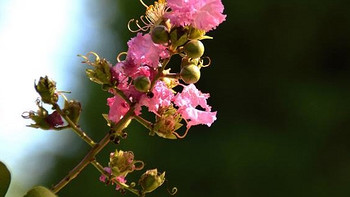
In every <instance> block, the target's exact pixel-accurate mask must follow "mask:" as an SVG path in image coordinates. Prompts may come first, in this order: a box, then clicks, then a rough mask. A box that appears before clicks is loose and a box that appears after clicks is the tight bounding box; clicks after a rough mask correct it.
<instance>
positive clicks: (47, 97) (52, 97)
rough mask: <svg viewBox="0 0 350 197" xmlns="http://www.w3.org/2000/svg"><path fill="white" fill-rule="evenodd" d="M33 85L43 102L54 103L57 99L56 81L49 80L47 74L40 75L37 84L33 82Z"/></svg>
mask: <svg viewBox="0 0 350 197" xmlns="http://www.w3.org/2000/svg"><path fill="white" fill-rule="evenodd" d="M34 87H35V90H36V91H37V92H38V93H39V95H40V96H41V100H42V101H43V102H44V103H47V104H54V103H56V102H57V101H58V95H57V94H56V82H54V81H52V80H50V79H49V78H48V77H47V76H45V77H40V79H39V82H38V84H35V86H34Z"/></svg>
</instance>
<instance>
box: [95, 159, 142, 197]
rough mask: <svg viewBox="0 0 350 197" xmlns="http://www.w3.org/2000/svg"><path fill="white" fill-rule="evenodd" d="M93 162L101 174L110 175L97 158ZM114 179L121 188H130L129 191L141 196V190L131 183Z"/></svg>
mask: <svg viewBox="0 0 350 197" xmlns="http://www.w3.org/2000/svg"><path fill="white" fill-rule="evenodd" d="M91 164H92V165H93V166H94V167H95V168H96V169H97V170H98V171H99V172H100V173H101V174H103V175H105V176H106V177H110V174H109V173H107V172H106V171H105V170H104V169H103V166H102V165H101V164H100V163H98V162H97V161H96V160H93V161H92V162H91ZM112 181H113V182H114V183H115V184H118V185H119V186H120V187H121V188H123V189H125V190H128V191H130V192H131V193H134V194H136V195H137V196H140V195H139V194H140V193H139V191H138V190H137V189H133V188H131V187H130V185H127V184H125V183H121V182H119V181H117V180H115V179H113V180H112Z"/></svg>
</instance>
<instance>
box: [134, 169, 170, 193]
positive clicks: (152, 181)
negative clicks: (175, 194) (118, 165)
mask: <svg viewBox="0 0 350 197" xmlns="http://www.w3.org/2000/svg"><path fill="white" fill-rule="evenodd" d="M164 180H165V172H163V173H162V174H160V175H159V174H158V171H157V169H153V170H147V171H146V172H145V173H144V174H143V175H142V176H141V178H140V180H139V184H140V185H141V187H142V192H143V193H149V192H152V191H154V190H155V189H157V188H158V187H159V186H161V185H162V184H163V183H164Z"/></svg>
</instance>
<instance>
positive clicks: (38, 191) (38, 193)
mask: <svg viewBox="0 0 350 197" xmlns="http://www.w3.org/2000/svg"><path fill="white" fill-rule="evenodd" d="M24 197H57V196H56V195H55V194H54V193H53V192H52V191H51V190H49V189H47V188H45V187H43V186H36V187H33V188H32V189H31V190H29V191H28V192H27V194H25V195H24Z"/></svg>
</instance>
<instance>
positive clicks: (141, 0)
mask: <svg viewBox="0 0 350 197" xmlns="http://www.w3.org/2000/svg"><path fill="white" fill-rule="evenodd" d="M140 2H141V4H142V5H143V6H145V7H146V8H148V5H146V4H145V3H144V2H143V0H140Z"/></svg>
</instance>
